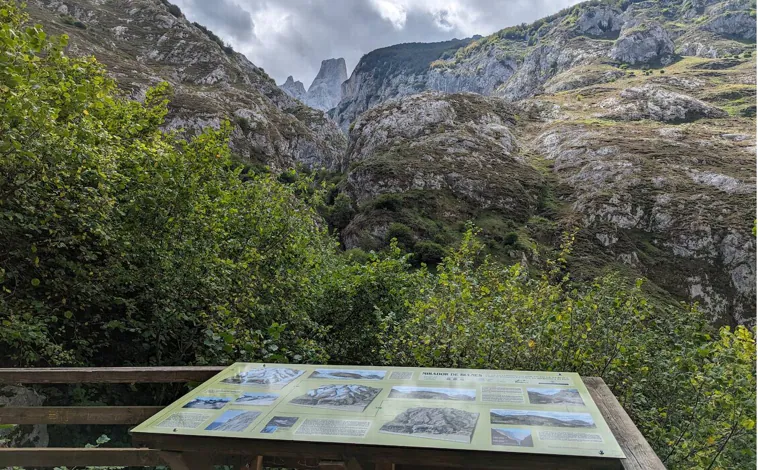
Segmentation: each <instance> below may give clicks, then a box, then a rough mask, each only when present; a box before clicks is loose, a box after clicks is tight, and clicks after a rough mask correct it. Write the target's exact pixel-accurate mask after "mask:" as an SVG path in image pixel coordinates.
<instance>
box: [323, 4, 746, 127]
mask: <svg viewBox="0 0 758 470" xmlns="http://www.w3.org/2000/svg"><path fill="white" fill-rule="evenodd" d="M754 42H755V10H754V9H752V7H751V3H750V0H695V1H692V0H666V1H653V0H644V1H641V0H625V1H621V2H617V1H611V0H597V1H590V2H585V3H580V4H578V5H576V6H574V7H571V8H568V9H566V10H563V11H561V12H559V13H557V14H555V15H551V16H549V17H546V18H543V19H541V20H539V21H537V22H535V23H533V24H531V25H521V26H514V27H510V28H506V29H503V30H501V31H499V32H497V33H495V34H493V35H490V36H487V37H484V38H474V39H472V40H465V41H463V42H459V43H456V41H450V42H448V43H434V44H401V45H397V46H392V47H389V48H384V49H378V50H376V51H373V52H371V53H369V54H366V55H365V56H364V57H363V58H362V59H361V61H360V62H359V63H358V65H357V66H356V68H355V70H354V71H353V73H352V74H351V76H350V78H349V79H348V81H347V82H345V84H344V86H343V89H342V101H341V102H340V103H339V105H338V106H337V108H336V109H334V110H333V111H332V112H331V113H330V115H331V116H332V118H333V119H334V120H335V121H337V122H338V123H339V125H340V127H342V128H343V129H344V130H346V131H347V129H348V127H349V126H350V124H351V123H352V122H353V121H354V120H355V119H356V118H357V117H358V116H359V115H360V114H361V113H362V112H363V111H365V110H367V109H369V108H371V107H373V106H376V105H379V104H381V103H383V102H385V101H387V100H390V99H394V98H398V97H402V96H408V95H412V94H414V93H420V92H422V91H427V90H437V91H444V92H449V93H454V92H474V93H479V94H483V95H493V96H500V97H503V98H506V99H507V100H511V101H513V100H520V99H524V98H528V97H532V96H535V95H538V94H540V93H543V92H545V91H550V90H547V89H546V88H545V86H546V83H547V82H549V81H551V80H552V79H553V78H554V77H556V76H558V75H560V74H562V73H564V72H569V71H572V70H575V69H577V68H578V67H587V66H592V65H594V64H603V63H608V64H616V65H617V67H621V66H623V67H627V66H659V65H666V64H668V63H671V62H673V61H675V60H676V59H677V58H678V57H681V56H693V55H694V56H699V57H712V58H717V57H727V56H733V55H735V54H742V53H745V52H748V51H752V50H753V49H754V48H755V45H754ZM751 43H752V44H751ZM411 62H412V63H413V65H412V66H410V65H408V63H411ZM613 78H614V74H607V75H605V76H602V77H601V76H596V77H594V80H596V81H598V82H604V81H610V80H611V79H613ZM587 79H589V77H587ZM585 83H586V79H585ZM552 91H555V88H553V90H552Z"/></svg>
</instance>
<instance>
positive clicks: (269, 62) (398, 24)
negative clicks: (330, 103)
mask: <svg viewBox="0 0 758 470" xmlns="http://www.w3.org/2000/svg"><path fill="white" fill-rule="evenodd" d="M579 1H580V0H172V2H173V3H176V4H178V5H179V6H180V7H181V9H182V11H183V12H184V14H185V15H186V16H187V18H189V20H190V21H197V22H198V23H200V24H203V25H205V26H207V27H208V28H210V29H211V30H213V32H215V33H216V34H218V35H219V36H220V37H221V38H222V39H224V40H225V41H226V42H228V43H230V44H231V45H232V46H234V49H235V50H237V51H240V52H242V53H243V54H245V55H246V56H247V57H248V58H249V59H250V60H251V61H252V62H253V63H255V64H256V65H258V66H260V67H263V68H264V69H265V70H266V72H267V73H268V74H269V75H271V76H272V77H273V78H274V79H275V80H276V82H277V83H282V82H283V81H284V80H285V79H286V78H287V76H288V75H293V76H294V77H295V79H296V80H300V81H302V82H303V83H304V84H305V88H306V89H307V88H308V86H309V85H310V83H311V81H312V80H313V78H314V77H315V76H316V73H318V69H319V66H320V65H321V60H323V59H329V58H336V57H344V58H345V61H346V62H347V70H348V75H349V74H350V72H351V71H352V69H353V67H355V65H356V64H357V63H358V60H359V59H360V58H361V56H362V55H363V54H366V53H367V52H370V51H372V50H374V49H377V48H379V47H385V46H390V45H393V44H398V43H403V42H419V41H423V42H433V41H444V40H447V39H452V38H465V37H470V36H473V35H474V34H482V35H487V34H490V33H493V32H495V31H497V30H499V29H502V28H504V27H506V26H512V25H514V24H519V23H524V22H526V23H529V22H531V21H534V20H536V19H538V18H541V17H543V16H546V15H549V14H551V13H555V12H556V11H558V10H560V9H562V8H565V7H567V6H570V5H573V4H576V3H579Z"/></svg>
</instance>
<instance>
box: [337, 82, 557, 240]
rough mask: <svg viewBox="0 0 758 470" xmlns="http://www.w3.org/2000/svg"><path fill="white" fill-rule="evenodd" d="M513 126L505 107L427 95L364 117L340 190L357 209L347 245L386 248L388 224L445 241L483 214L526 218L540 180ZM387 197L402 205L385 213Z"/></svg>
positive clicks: (462, 96)
mask: <svg viewBox="0 0 758 470" xmlns="http://www.w3.org/2000/svg"><path fill="white" fill-rule="evenodd" d="M514 124H515V120H514V117H513V112H512V110H511V109H510V108H509V107H508V106H507V105H505V103H503V102H502V101H501V100H499V99H495V98H485V97H482V96H479V95H475V94H441V93H431V92H430V93H424V94H421V95H415V96H412V97H408V98H404V99H402V100H397V101H391V102H388V103H386V104H384V105H382V106H379V107H376V108H374V109H372V110H370V111H368V112H366V113H364V114H363V115H362V116H361V117H360V118H359V119H358V120H357V121H356V122H355V125H354V126H353V129H352V131H351V132H350V148H349V150H348V158H347V160H348V161H347V164H348V165H349V170H348V172H347V178H346V186H345V190H346V191H347V193H348V194H349V195H350V196H351V197H352V198H353V200H354V201H356V202H357V204H358V206H359V207H361V212H360V214H359V216H358V217H356V218H355V219H354V220H353V222H352V223H351V224H350V226H348V227H347V229H345V232H344V237H343V238H344V240H345V243H346V245H347V246H348V247H354V246H370V245H371V244H375V245H376V244H381V243H384V237H385V236H386V233H387V229H388V226H389V225H390V224H391V223H392V222H396V223H402V224H405V225H408V226H409V227H410V228H411V229H412V230H414V232H415V233H416V234H417V235H418V236H419V237H421V238H427V239H434V238H435V237H437V239H444V238H445V237H446V236H448V235H450V233H449V232H451V231H453V230H454V229H453V227H455V226H456V224H459V223H463V222H464V221H466V220H468V219H472V218H474V219H475V218H476V217H477V216H479V215H483V214H489V213H496V214H500V215H501V216H503V217H504V218H508V219H512V220H520V221H525V220H527V219H528V218H529V216H530V215H531V214H532V213H534V211H535V210H536V208H537V207H538V205H539V200H540V188H541V186H542V184H543V182H542V176H541V175H540V173H539V172H538V171H536V170H535V169H534V168H532V167H530V166H529V165H526V164H524V163H523V161H522V159H521V157H520V150H519V146H518V144H517V142H516V139H515V137H514V136H513V133H512V129H513V126H514ZM390 196H391V198H390ZM392 198H395V199H406V200H407V201H409V203H408V204H407V208H402V209H399V210H395V209H392V208H390V207H389V206H390V205H389V204H387V202H386V201H388V200H392ZM410 201H415V204H412V203H410ZM425 220H426V221H432V220H434V221H437V223H436V224H435V223H431V225H429V224H428V223H425V222H424V221H425ZM491 235H492V236H493V237H494V236H500V237H502V236H503V235H504V234H502V233H492V234H491Z"/></svg>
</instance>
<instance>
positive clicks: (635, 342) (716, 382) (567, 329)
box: [382, 232, 756, 469]
mask: <svg viewBox="0 0 758 470" xmlns="http://www.w3.org/2000/svg"><path fill="white" fill-rule="evenodd" d="M571 241H572V238H571V237H569V238H568V239H567V244H566V245H565V246H564V249H563V251H562V253H561V255H560V256H559V257H558V259H557V260H555V261H552V262H550V263H549V264H548V269H547V270H545V271H543V272H542V273H536V274H534V273H531V272H530V271H529V270H527V269H526V268H525V267H524V266H522V265H520V264H516V265H513V266H510V267H504V266H501V265H498V264H496V263H493V262H490V261H489V260H487V259H485V260H484V261H483V262H479V261H478V259H479V252H480V250H481V249H482V245H481V244H480V242H478V241H477V239H476V237H475V235H474V233H472V232H468V233H467V234H466V236H465V238H464V241H463V242H462V244H461V246H460V248H459V249H458V250H457V251H455V252H454V253H452V254H451V255H450V257H449V258H447V259H446V260H445V261H444V262H443V264H441V265H440V266H439V267H438V272H437V276H436V277H434V278H430V279H429V280H428V283H427V284H425V286H424V290H423V291H422V294H421V295H420V296H419V298H417V299H416V300H415V302H413V303H412V304H411V305H410V306H409V307H408V309H406V310H405V311H403V312H397V311H395V312H391V311H383V312H382V316H383V318H384V319H383V322H382V325H383V326H382V331H383V339H382V353H383V356H384V360H385V363H386V364H391V365H397V366H427V367H460V368H492V369H516V370H561V371H575V372H578V373H580V374H581V375H585V376H600V377H602V378H603V379H604V380H605V381H606V382H607V383H608V385H609V386H610V387H611V388H612V389H613V391H614V392H615V393H616V395H617V396H618V397H619V399H620V401H621V402H622V404H623V405H624V407H625V408H626V409H627V410H628V411H629V412H630V414H631V415H632V417H633V418H634V419H635V422H636V423H637V424H638V425H639V426H640V428H641V430H642V431H643V433H644V434H645V435H646V437H647V438H648V440H649V441H650V442H651V444H652V445H654V447H655V448H656V450H657V451H658V453H659V455H660V456H661V458H662V459H663V460H664V462H665V463H666V464H667V466H668V467H669V468H693V469H705V468H747V467H748V466H749V465H751V464H750V462H753V464H752V465H754V461H755V430H754V427H755V386H756V382H755V339H754V336H753V334H752V333H751V332H750V331H749V330H747V329H745V328H743V327H740V328H738V329H736V330H734V331H732V330H730V329H729V328H728V327H724V328H722V329H721V330H718V331H714V330H712V329H711V328H710V327H708V326H707V325H706V323H705V321H704V320H703V318H702V316H701V315H700V314H699V313H698V312H697V311H696V310H692V309H684V308H681V307H661V306H656V305H654V304H653V303H651V302H649V301H648V299H647V298H646V297H645V296H644V294H643V292H642V289H641V282H638V283H637V285H636V286H635V287H633V288H631V289H630V288H629V287H628V286H627V285H625V284H624V283H623V282H622V281H621V280H620V278H618V277H616V276H615V275H609V276H606V277H604V278H600V279H597V280H596V281H595V282H594V283H593V284H592V285H590V286H581V287H580V286H574V285H572V284H571V282H570V279H569V276H568V275H567V274H565V259H566V257H567V256H568V253H569V248H570V245H571Z"/></svg>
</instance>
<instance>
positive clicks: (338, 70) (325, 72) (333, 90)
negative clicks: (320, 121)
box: [279, 58, 347, 111]
mask: <svg viewBox="0 0 758 470" xmlns="http://www.w3.org/2000/svg"><path fill="white" fill-rule="evenodd" d="M345 80H347V67H346V66H345V59H342V58H339V59H327V60H323V61H321V68H320V69H319V71H318V74H317V75H316V78H314V79H313V82H312V83H311V86H310V87H308V91H307V92H306V91H305V87H303V83H302V82H300V81H297V82H296V81H294V79H293V78H292V76H291V75H290V76H289V77H287V81H285V82H284V83H283V84H281V85H279V88H281V89H282V90H284V92H285V93H287V94H288V95H290V96H292V97H293V98H297V99H299V100H300V101H302V102H303V103H305V104H307V105H308V106H310V107H311V108H315V109H320V110H321V111H329V110H330V109H332V108H333V107H335V106H337V104H338V103H339V102H340V99H341V98H342V90H341V86H342V82H344V81H345Z"/></svg>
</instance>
